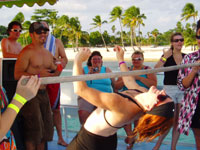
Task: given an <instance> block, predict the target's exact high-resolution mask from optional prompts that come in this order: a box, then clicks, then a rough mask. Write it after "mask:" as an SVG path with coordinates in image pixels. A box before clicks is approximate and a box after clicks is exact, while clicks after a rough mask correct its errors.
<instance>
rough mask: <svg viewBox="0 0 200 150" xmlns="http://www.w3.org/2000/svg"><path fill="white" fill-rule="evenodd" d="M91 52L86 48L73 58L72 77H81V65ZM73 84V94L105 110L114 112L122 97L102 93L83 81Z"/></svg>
mask: <svg viewBox="0 0 200 150" xmlns="http://www.w3.org/2000/svg"><path fill="white" fill-rule="evenodd" d="M90 55H91V52H90V50H89V49H87V48H83V49H81V50H80V51H79V52H78V54H77V55H76V57H75V60H74V66H73V75H75V76H76V75H83V69H82V63H83V62H84V61H86V60H87V59H88V58H89V56H90ZM73 84H74V92H75V93H76V94H77V95H79V96H81V97H83V98H84V99H85V100H87V101H88V102H90V103H91V104H93V105H95V106H97V107H101V108H103V109H107V110H114V109H115V110H116V109H120V108H119V104H120V103H119V102H120V101H121V100H122V97H121V96H119V95H118V94H115V93H104V92H101V91H98V90H96V89H93V88H90V87H88V86H87V84H86V82H84V81H76V82H74V83H73Z"/></svg>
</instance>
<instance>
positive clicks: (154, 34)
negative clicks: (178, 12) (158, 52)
mask: <svg viewBox="0 0 200 150" xmlns="http://www.w3.org/2000/svg"><path fill="white" fill-rule="evenodd" d="M151 34H152V36H153V37H154V42H155V45H154V46H155V47H156V46H157V36H158V34H159V31H158V29H154V30H153V31H151Z"/></svg>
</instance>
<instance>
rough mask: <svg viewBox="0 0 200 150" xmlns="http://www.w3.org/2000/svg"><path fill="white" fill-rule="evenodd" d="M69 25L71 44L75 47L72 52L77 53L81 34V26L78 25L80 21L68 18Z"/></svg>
mask: <svg viewBox="0 0 200 150" xmlns="http://www.w3.org/2000/svg"><path fill="white" fill-rule="evenodd" d="M69 23H70V27H71V29H70V31H71V37H72V43H75V45H76V50H74V51H78V41H79V39H80V37H81V33H82V32H81V24H80V21H79V20H78V17H72V18H70V20H69ZM73 39H74V40H73ZM74 41H75V42H74Z"/></svg>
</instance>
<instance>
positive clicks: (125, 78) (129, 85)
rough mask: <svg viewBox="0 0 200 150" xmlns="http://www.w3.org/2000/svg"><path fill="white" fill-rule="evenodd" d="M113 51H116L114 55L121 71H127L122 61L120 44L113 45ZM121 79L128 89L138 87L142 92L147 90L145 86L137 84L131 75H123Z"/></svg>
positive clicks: (122, 53)
mask: <svg viewBox="0 0 200 150" xmlns="http://www.w3.org/2000/svg"><path fill="white" fill-rule="evenodd" d="M114 51H115V52H116V57H117V60H118V62H119V64H120V70H121V71H123V72H127V71H129V70H128V67H127V66H126V63H124V51H123V50H122V48H121V47H120V46H115V48H114ZM122 79H123V82H124V84H125V85H126V87H127V88H128V89H138V90H140V91H144V92H145V91H147V90H146V89H145V88H143V87H141V86H139V85H138V84H137V83H136V82H135V78H134V77H133V76H123V77H122Z"/></svg>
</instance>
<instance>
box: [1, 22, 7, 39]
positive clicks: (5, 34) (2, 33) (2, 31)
mask: <svg viewBox="0 0 200 150" xmlns="http://www.w3.org/2000/svg"><path fill="white" fill-rule="evenodd" d="M5 37H7V28H6V27H5V26H2V25H0V41H1V40H2V39H3V38H5Z"/></svg>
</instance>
